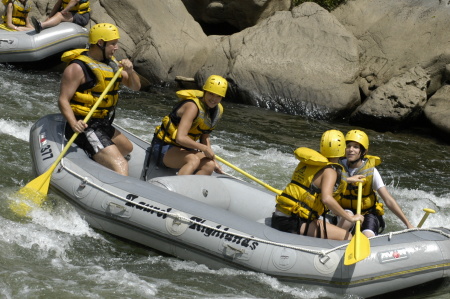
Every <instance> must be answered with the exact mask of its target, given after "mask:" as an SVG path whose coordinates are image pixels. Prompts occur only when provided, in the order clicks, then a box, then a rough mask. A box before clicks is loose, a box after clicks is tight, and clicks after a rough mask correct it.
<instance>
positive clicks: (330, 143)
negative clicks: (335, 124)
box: [320, 130, 345, 158]
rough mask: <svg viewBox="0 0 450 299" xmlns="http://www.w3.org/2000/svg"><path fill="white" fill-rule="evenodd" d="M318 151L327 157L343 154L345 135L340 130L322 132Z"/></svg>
mask: <svg viewBox="0 0 450 299" xmlns="http://www.w3.org/2000/svg"><path fill="white" fill-rule="evenodd" d="M320 153H321V154H322V155H323V156H325V157H327V158H340V157H343V156H345V137H344V134H343V133H342V132H341V131H338V130H328V131H326V132H325V133H323V134H322V139H321V140H320Z"/></svg>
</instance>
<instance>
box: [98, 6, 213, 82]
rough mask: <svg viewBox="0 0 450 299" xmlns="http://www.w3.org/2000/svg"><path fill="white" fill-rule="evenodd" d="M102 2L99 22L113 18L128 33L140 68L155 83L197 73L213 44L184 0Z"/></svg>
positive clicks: (138, 68)
mask: <svg viewBox="0 0 450 299" xmlns="http://www.w3.org/2000/svg"><path fill="white" fill-rule="evenodd" d="M100 4H101V5H102V8H103V9H104V10H105V13H101V14H100V12H101V10H100V9H99V12H96V14H95V21H96V22H103V21H105V20H108V21H109V20H110V19H111V18H112V20H114V21H115V23H116V24H117V26H118V27H119V28H120V29H121V30H123V31H124V32H125V33H127V35H128V36H129V37H130V38H131V40H132V44H128V45H129V46H130V47H131V48H132V49H133V51H131V52H130V53H129V54H131V55H130V56H131V58H132V59H133V60H134V65H135V68H136V70H137V71H138V72H139V73H140V74H141V75H142V76H144V77H145V78H146V79H148V80H149V81H150V82H151V83H153V84H163V83H165V82H168V81H169V82H174V80H175V77H176V76H177V75H183V76H188V77H189V76H194V74H195V73H196V72H197V70H198V69H199V68H200V67H201V66H202V65H203V64H204V62H205V59H206V57H207V54H208V52H209V50H210V47H211V46H212V45H213V44H212V43H210V41H209V39H208V38H207V36H206V35H205V34H204V33H203V30H202V29H201V27H200V25H199V24H198V23H197V22H196V21H194V19H193V18H192V16H191V15H190V14H189V13H188V12H187V10H186V8H185V6H184V5H183V3H182V2H181V1H178V0H154V1H151V3H149V1H148V0H121V1H107V0H100ZM121 42H122V41H121ZM125 45H127V44H125Z"/></svg>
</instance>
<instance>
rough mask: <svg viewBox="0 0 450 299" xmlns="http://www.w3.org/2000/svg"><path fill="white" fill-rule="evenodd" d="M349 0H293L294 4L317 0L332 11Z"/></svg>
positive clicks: (316, 0)
mask: <svg viewBox="0 0 450 299" xmlns="http://www.w3.org/2000/svg"><path fill="white" fill-rule="evenodd" d="M346 1H347V0H292V5H293V6H298V5H300V4H302V3H305V2H315V3H317V4H319V5H320V6H322V7H323V8H325V9H326V10H328V11H332V10H333V9H335V8H336V7H338V6H339V5H341V4H342V3H345V2H346Z"/></svg>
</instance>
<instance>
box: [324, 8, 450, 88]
mask: <svg viewBox="0 0 450 299" xmlns="http://www.w3.org/2000/svg"><path fill="white" fill-rule="evenodd" d="M332 14H333V15H334V16H336V18H337V19H338V20H339V22H340V23H341V24H342V25H343V26H344V27H346V28H347V29H348V30H349V31H351V32H352V33H353V34H354V35H355V36H356V38H357V39H358V40H359V46H360V50H361V66H362V72H361V78H362V79H361V80H360V84H361V90H362V91H363V93H364V94H365V95H369V94H370V92H371V91H372V90H374V89H376V88H377V87H378V86H381V85H382V84H384V83H386V82H387V81H389V80H390V79H391V78H392V77H394V76H397V75H399V74H401V73H403V72H404V71H406V70H408V69H410V68H411V67H414V66H420V67H422V68H423V69H425V70H426V71H427V72H428V73H429V74H430V76H431V82H430V85H429V87H428V90H427V94H428V95H431V94H433V93H434V92H435V91H436V90H437V89H439V88H440V86H441V81H442V75H443V72H442V70H443V68H444V66H445V65H446V64H448V63H450V48H449V46H448V40H450V30H449V28H448V20H449V15H450V4H449V1H439V0H395V1H392V0H357V1H355V0H353V1H346V3H345V4H343V5H341V6H340V7H339V8H337V9H336V10H334V11H333V12H332Z"/></svg>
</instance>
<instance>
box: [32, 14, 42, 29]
mask: <svg viewBox="0 0 450 299" xmlns="http://www.w3.org/2000/svg"><path fill="white" fill-rule="evenodd" d="M31 23H33V26H34V31H36V33H39V32H41V30H42V25H41V22H39V21H38V20H37V19H36V18H35V17H31Z"/></svg>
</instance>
